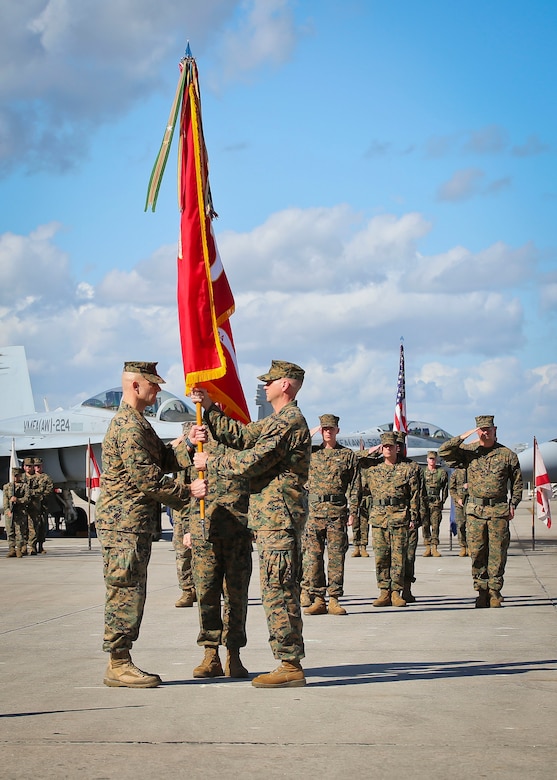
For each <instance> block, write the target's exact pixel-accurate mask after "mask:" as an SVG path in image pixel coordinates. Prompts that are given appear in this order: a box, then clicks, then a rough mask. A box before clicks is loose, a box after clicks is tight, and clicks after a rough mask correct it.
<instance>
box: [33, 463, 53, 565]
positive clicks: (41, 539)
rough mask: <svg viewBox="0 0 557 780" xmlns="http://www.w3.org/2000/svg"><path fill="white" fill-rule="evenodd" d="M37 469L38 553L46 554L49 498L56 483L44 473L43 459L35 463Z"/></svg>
mask: <svg viewBox="0 0 557 780" xmlns="http://www.w3.org/2000/svg"><path fill="white" fill-rule="evenodd" d="M33 466H34V469H35V481H36V492H37V495H38V499H39V515H38V521H37V545H38V550H37V551H38V552H40V553H45V552H46V550H45V549H44V543H45V539H46V535H47V533H48V505H47V501H48V498H49V497H50V496H51V495H52V494H53V493H54V483H53V482H52V480H51V478H50V477H49V476H48V474H45V472H44V471H43V461H42V458H35V459H34V461H33Z"/></svg>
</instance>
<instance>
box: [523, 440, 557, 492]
mask: <svg viewBox="0 0 557 780" xmlns="http://www.w3.org/2000/svg"><path fill="white" fill-rule="evenodd" d="M538 447H539V450H540V452H541V456H542V458H543V462H544V465H545V467H546V469H547V475H548V477H549V480H550V482H557V439H551V440H550V441H544V442H542V443H541V444H538ZM518 461H519V463H520V469H521V471H522V478H523V479H524V481H525V482H531V481H532V471H533V468H534V448H533V447H530V448H529V449H527V450H522V452H519V453H518Z"/></svg>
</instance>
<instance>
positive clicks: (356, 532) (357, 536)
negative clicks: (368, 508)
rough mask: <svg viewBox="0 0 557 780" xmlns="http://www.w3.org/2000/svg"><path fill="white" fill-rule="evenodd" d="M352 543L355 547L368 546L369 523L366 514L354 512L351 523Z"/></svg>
mask: <svg viewBox="0 0 557 780" xmlns="http://www.w3.org/2000/svg"><path fill="white" fill-rule="evenodd" d="M352 542H353V544H354V545H355V546H359V545H362V546H364V547H367V545H368V544H369V521H368V518H367V513H365V512H356V514H355V515H354V518H353V521H352Z"/></svg>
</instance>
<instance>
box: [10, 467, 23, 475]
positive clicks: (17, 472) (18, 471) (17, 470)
mask: <svg viewBox="0 0 557 780" xmlns="http://www.w3.org/2000/svg"><path fill="white" fill-rule="evenodd" d="M22 474H23V469H20V468H19V466H16V467H15V468H13V469H12V476H14V477H17V476H20V477H21V475H22Z"/></svg>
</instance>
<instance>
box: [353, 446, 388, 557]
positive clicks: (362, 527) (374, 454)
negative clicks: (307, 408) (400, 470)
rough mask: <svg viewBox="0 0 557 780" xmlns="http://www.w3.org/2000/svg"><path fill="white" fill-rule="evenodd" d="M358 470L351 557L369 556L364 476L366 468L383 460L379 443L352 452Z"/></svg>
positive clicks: (367, 501) (367, 491) (367, 500)
mask: <svg viewBox="0 0 557 780" xmlns="http://www.w3.org/2000/svg"><path fill="white" fill-rule="evenodd" d="M354 454H355V456H356V460H357V463H358V471H359V472H360V498H359V502H358V511H357V513H356V517H357V520H356V524H355V527H354V530H353V534H354V537H353V541H354V552H353V553H352V557H353V558H369V553H368V551H367V546H368V543H369V500H370V496H369V489H368V482H367V480H366V478H365V473H366V471H367V469H369V468H373V467H374V466H377V464H378V463H381V462H382V460H383V453H382V452H381V445H377V446H375V447H370V448H369V449H368V450H358V451H357V452H355V453H354Z"/></svg>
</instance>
